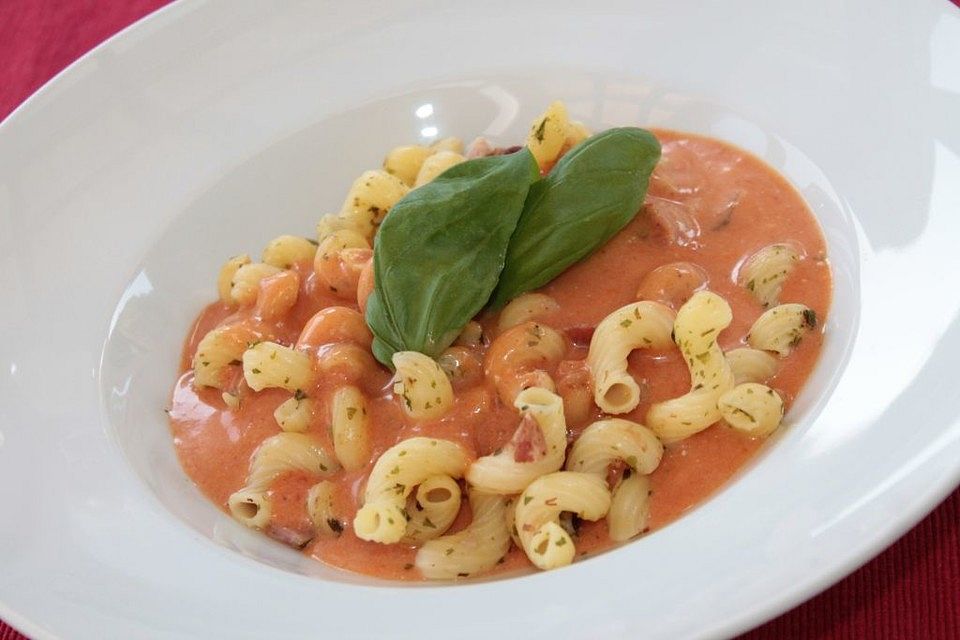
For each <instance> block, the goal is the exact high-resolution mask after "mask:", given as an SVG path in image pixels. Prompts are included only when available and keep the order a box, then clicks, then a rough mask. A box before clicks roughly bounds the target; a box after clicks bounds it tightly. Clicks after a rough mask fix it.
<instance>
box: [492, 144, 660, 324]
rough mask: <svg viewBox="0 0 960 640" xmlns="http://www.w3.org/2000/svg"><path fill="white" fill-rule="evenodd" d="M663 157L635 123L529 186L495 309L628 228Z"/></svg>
mask: <svg viewBox="0 0 960 640" xmlns="http://www.w3.org/2000/svg"><path fill="white" fill-rule="evenodd" d="M659 160H660V143H659V142H658V141H657V139H656V138H655V137H654V136H653V134H652V133H650V132H649V131H645V130H644V129H638V128H636V127H622V128H617V129H608V130H607V131H604V132H603V133H598V134H597V135H595V136H592V137H590V138H588V139H587V140H585V141H584V142H582V143H581V144H579V145H577V146H576V147H574V148H573V149H571V150H570V151H569V152H568V153H566V154H565V155H564V156H563V157H562V158H561V159H560V161H559V162H557V164H556V166H554V168H553V170H552V171H551V172H550V173H549V174H548V175H547V176H546V177H545V178H544V179H543V180H540V181H539V182H537V183H536V184H535V185H533V186H532V187H531V188H530V193H529V194H528V195H527V201H526V204H525V205H524V208H523V214H522V215H521V216H520V222H519V223H518V224H517V230H516V231H514V233H513V238H511V240H510V246H509V248H508V249H507V259H506V264H505V265H504V267H503V272H502V273H501V274H500V283H499V284H498V285H497V289H496V291H495V292H494V294H493V298H492V300H491V306H493V307H494V308H497V307H501V306H503V305H504V304H506V303H507V302H509V301H510V300H512V299H513V298H515V297H517V296H518V295H520V294H521V293H524V292H526V291H530V290H532V289H536V288H537V287H541V286H543V285H545V284H547V283H548V282H550V281H551V280H553V279H554V278H555V277H557V276H558V275H559V274H560V273H562V272H563V271H564V270H565V269H566V268H567V267H569V266H570V265H572V264H573V263H575V262H577V261H579V260H581V259H583V258H585V257H587V256H588V255H590V254H591V253H593V252H594V251H595V250H596V249H598V248H599V247H601V246H603V244H604V243H606V242H607V240H609V239H610V238H612V237H613V236H614V235H616V233H617V232H618V231H620V230H621V229H623V227H625V226H626V225H627V223H628V222H630V221H631V220H632V219H633V217H634V216H635V215H636V214H637V212H638V211H639V210H640V207H641V205H642V204H643V198H644V195H645V194H646V192H647V183H648V182H649V181H650V174H651V173H652V172H653V168H654V167H655V166H656V164H657V161H659Z"/></svg>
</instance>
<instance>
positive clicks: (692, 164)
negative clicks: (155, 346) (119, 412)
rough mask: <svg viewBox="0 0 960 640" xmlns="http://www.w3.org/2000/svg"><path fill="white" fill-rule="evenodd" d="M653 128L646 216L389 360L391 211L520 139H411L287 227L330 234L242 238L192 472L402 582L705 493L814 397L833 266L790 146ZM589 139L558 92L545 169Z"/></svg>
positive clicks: (204, 389) (280, 525)
mask: <svg viewBox="0 0 960 640" xmlns="http://www.w3.org/2000/svg"><path fill="white" fill-rule="evenodd" d="M655 133H656V136H657V138H658V139H659V141H660V143H661V148H662V157H661V160H660V163H659V164H658V165H657V167H656V169H655V170H654V172H653V175H652V177H651V180H650V187H649V189H648V191H647V194H646V200H645V202H644V204H643V206H642V208H641V210H640V212H639V213H638V215H637V216H636V217H635V218H634V219H633V220H632V221H631V222H629V223H628V224H627V225H626V227H624V228H623V229H622V230H621V231H620V232H619V233H618V234H617V235H615V236H613V238H612V239H611V240H610V241H609V242H607V244H606V245H604V246H603V247H602V248H601V249H600V250H598V251H597V252H595V253H593V254H592V255H590V256H589V257H588V258H586V259H584V260H582V261H581V262H579V263H577V264H575V265H573V266H572V267H570V268H569V269H568V270H567V271H566V272H564V273H562V274H561V275H560V276H558V277H557V278H556V279H555V280H553V281H552V282H549V283H548V284H546V285H544V286H542V287H540V288H539V289H536V290H533V291H529V292H527V293H524V294H522V295H519V296H517V297H515V298H514V299H513V300H511V301H509V302H507V303H506V304H505V305H504V306H503V308H502V309H500V310H499V311H494V310H490V309H487V310H485V311H483V312H481V313H480V314H479V315H477V316H476V317H474V318H473V319H472V320H471V321H470V322H468V323H467V324H466V326H464V327H463V328H462V329H461V330H460V334H459V336H458V337H457V339H456V340H455V341H454V342H453V344H450V345H449V346H446V347H445V348H444V347H443V346H441V347H440V348H438V349H437V350H436V351H435V352H431V353H434V355H436V358H435V359H434V358H431V357H429V356H428V355H426V354H423V353H418V352H416V351H399V352H397V353H396V354H394V356H393V360H392V363H391V364H392V365H393V367H392V368H390V369H388V368H387V367H385V366H383V365H381V364H380V363H379V362H378V361H377V359H376V358H375V357H374V355H373V353H372V348H373V346H372V345H373V335H372V333H371V331H370V329H369V328H368V326H367V323H366V320H365V315H364V314H365V312H366V307H367V301H368V299H370V296H371V293H372V292H373V291H374V290H375V284H376V283H375V278H376V273H379V271H377V269H378V268H383V267H385V266H386V265H380V266H379V267H376V265H375V264H374V258H373V255H374V251H375V246H376V245H377V234H378V231H379V228H380V225H381V223H382V222H383V220H384V218H385V217H386V216H388V215H390V211H391V210H392V209H393V207H394V206H395V205H396V204H397V203H398V202H399V201H400V200H401V199H403V198H404V197H405V196H406V195H407V194H408V193H412V192H413V193H420V194H423V193H425V192H428V191H429V189H430V187H426V188H425V190H424V191H418V190H419V189H421V188H422V187H423V186H424V185H427V184H429V183H430V182H431V181H433V180H435V179H436V178H437V177H438V176H439V175H441V174H442V173H443V172H444V171H446V170H447V169H449V168H451V167H453V166H456V165H458V164H460V163H463V162H468V161H469V160H470V159H471V158H475V157H479V156H484V155H502V154H509V153H512V152H513V151H515V149H516V147H496V146H495V144H494V143H493V142H489V141H486V140H483V139H478V140H477V141H476V142H474V143H473V144H471V145H470V147H469V149H468V150H466V151H465V150H464V147H463V144H462V142H460V140H459V139H456V138H444V139H441V140H437V141H429V140H427V141H421V142H420V143H419V144H409V145H403V146H398V147H395V148H393V149H392V150H390V151H389V152H388V153H387V154H386V156H385V158H383V160H382V163H381V164H379V165H378V164H377V159H376V158H371V159H370V163H369V164H368V165H367V167H369V170H367V171H364V172H362V173H360V175H359V177H357V178H356V180H355V181H354V182H353V183H352V184H351V185H349V189H348V190H347V195H346V197H345V198H344V200H343V201H342V205H340V209H339V210H338V211H335V212H334V213H330V214H327V215H323V216H320V217H319V220H311V221H305V223H304V225H303V228H302V229H300V230H288V229H277V230H276V231H275V232H274V233H276V234H281V233H284V232H286V231H293V232H294V234H297V233H300V234H303V233H307V235H309V231H310V224H313V223H316V234H317V235H316V237H315V239H314V238H312V237H311V238H306V237H303V236H302V235H277V236H276V237H275V238H274V239H273V240H271V241H270V242H268V243H267V244H266V246H264V245H263V243H262V242H261V243H259V244H258V245H256V246H254V247H251V248H248V249H247V250H249V251H250V252H251V253H250V255H246V254H238V255H235V256H234V257H231V258H228V259H226V260H224V259H223V256H226V255H230V252H229V250H228V251H225V252H224V253H223V254H222V256H220V257H219V258H218V259H217V260H216V264H219V265H222V266H220V271H219V273H217V272H213V273H211V274H210V275H211V279H214V278H215V282H213V283H212V285H215V287H216V294H215V295H216V302H215V303H213V304H211V305H210V306H209V307H207V309H206V310H205V311H204V312H203V314H202V315H201V316H200V317H199V318H198V320H197V322H196V323H195V326H194V327H193V330H192V331H191V333H190V337H189V339H188V341H187V344H186V346H185V349H184V353H183V359H182V363H181V365H182V377H181V379H180V381H179V382H178V384H177V386H176V388H175V390H174V394H173V399H172V402H171V405H170V407H169V414H170V424H171V428H172V431H173V435H174V442H175V445H176V448H177V452H178V455H179V456H180V459H181V461H182V463H183V466H184V469H185V470H186V471H187V473H188V474H189V475H190V476H191V478H193V479H194V480H195V481H196V482H197V484H198V485H199V487H200V488H201V490H202V491H203V492H204V493H205V494H206V495H208V496H209V497H210V498H211V499H212V500H213V501H214V502H215V503H216V504H218V505H219V506H220V507H221V508H222V509H223V510H224V511H226V512H227V513H228V514H230V516H232V518H233V519H234V520H235V521H236V522H237V523H239V525H241V526H247V527H250V528H253V529H257V530H259V531H262V532H263V533H265V534H266V535H268V536H270V537H272V538H274V539H275V540H277V541H279V542H282V543H285V544H288V545H291V546H293V547H296V548H302V549H303V551H304V553H306V554H308V555H309V556H311V557H313V558H315V559H317V560H321V561H324V562H327V563H330V564H332V565H335V566H337V567H340V568H343V569H345V570H350V571H357V572H361V573H366V574H371V575H374V576H378V577H384V578H391V579H402V580H410V579H428V580H462V579H467V578H471V577H473V576H477V575H480V574H490V573H497V572H508V573H514V572H517V571H520V570H522V569H524V568H529V567H534V568H537V569H552V568H556V567H562V566H564V565H567V564H570V563H571V562H574V561H576V560H577V559H578V558H580V557H582V556H584V555H587V556H589V555H592V554H595V553H598V552H601V551H604V550H606V549H608V548H610V547H611V546H613V545H614V544H615V543H618V542H622V541H626V540H630V539H634V538H637V537H638V536H642V535H644V534H646V533H648V532H656V531H657V530H659V529H661V528H662V527H663V526H664V525H665V524H667V523H669V522H671V521H672V520H674V519H675V518H677V517H679V516H680V515H682V514H683V513H685V512H686V511H688V510H689V509H690V508H691V507H693V506H695V505H696V504H698V503H699V502H701V501H702V500H704V499H706V498H707V497H709V495H710V494H711V493H712V492H713V491H715V490H716V489H717V488H719V487H720V486H722V485H723V483H724V482H726V481H727V480H728V479H729V478H730V477H731V476H733V475H734V474H735V473H736V471H737V470H738V469H740V468H741V467H742V465H743V464H744V463H745V462H746V461H747V460H748V459H749V458H750V456H752V455H753V454H754V453H755V452H756V451H757V450H758V449H759V448H760V447H761V446H763V442H764V441H765V438H767V437H768V436H769V435H770V434H772V433H775V432H776V431H777V430H778V429H783V428H789V426H790V423H791V422H793V421H795V420H796V417H795V416H794V415H793V414H792V413H791V410H790V405H791V403H792V401H793V399H794V398H796V396H797V394H798V393H800V391H801V388H802V386H803V384H804V382H805V380H806V379H807V377H808V376H809V375H810V373H811V371H812V370H813V367H814V365H815V363H816V360H817V356H818V353H819V351H820V348H821V344H822V340H823V327H824V324H825V323H824V322H823V320H824V319H825V318H826V314H827V312H828V310H829V306H830V295H831V290H830V268H829V264H828V262H827V261H826V259H825V243H824V240H823V237H822V234H821V233H820V230H819V228H818V227H817V225H816V222H815V220H814V219H813V217H812V215H811V214H810V212H809V209H808V208H807V207H806V205H805V204H804V203H803V201H802V199H801V198H800V197H799V195H798V194H797V193H796V191H795V190H794V189H793V188H792V187H791V186H790V185H789V184H788V183H787V182H786V181H785V180H784V179H783V178H782V177H781V176H779V175H778V174H776V173H775V172H774V171H773V170H772V169H770V168H769V167H767V166H766V165H764V164H763V163H762V162H761V161H759V160H758V159H756V158H754V157H753V156H751V155H749V154H747V153H746V152H744V151H742V150H740V149H737V148H735V147H732V146H730V145H727V144H724V143H722V142H719V141H716V140H711V139H708V138H703V137H699V136H695V135H689V134H682V133H676V132H669V131H657V132H655ZM589 136H590V132H589V130H588V129H587V128H586V127H585V126H584V125H583V124H581V123H579V122H576V121H574V120H572V119H571V115H570V114H568V112H567V109H566V107H565V106H564V104H563V103H561V102H556V103H553V104H551V105H549V107H548V108H547V110H546V111H545V112H544V113H542V114H541V115H540V116H539V117H537V118H535V119H534V120H533V121H532V124H531V126H530V129H529V130H528V132H527V138H526V140H525V144H526V146H527V147H528V148H529V149H530V151H531V152H532V154H533V156H534V159H535V160H536V163H537V165H538V166H539V167H540V169H541V172H543V173H547V172H549V171H550V170H551V168H552V167H553V166H554V165H555V164H556V163H557V162H558V161H559V160H560V159H561V158H563V157H564V154H566V153H567V152H568V151H569V150H570V149H572V148H574V147H576V146H577V145H578V144H580V143H581V142H583V141H584V140H585V139H587V138H588V137H589ZM465 168H466V167H464V169H465ZM345 186H346V185H345ZM434 186H437V185H434ZM342 194H343V191H340V192H338V193H333V194H331V197H332V198H333V199H332V202H331V203H329V204H332V205H333V208H330V209H326V210H327V211H334V210H335V207H336V205H337V204H339V203H340V199H339V198H340V196H341V195H342ZM320 210H321V211H322V210H323V209H320ZM398 211H399V210H398ZM760 220H762V221H763V223H762V224H758V221H760ZM454 232H455V230H451V233H454ZM261 248H262V253H258V251H260V249H261ZM237 249H239V247H238V248H237ZM251 255H252V256H254V258H253V259H251V257H250V256H251ZM258 255H259V256H260V262H255V261H254V260H256V256H258ZM424 259H425V260H428V259H429V256H425V257H424ZM375 267H376V268H375ZM215 268H216V267H214V269H215ZM211 297H213V293H211ZM638 544H642V542H638Z"/></svg>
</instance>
